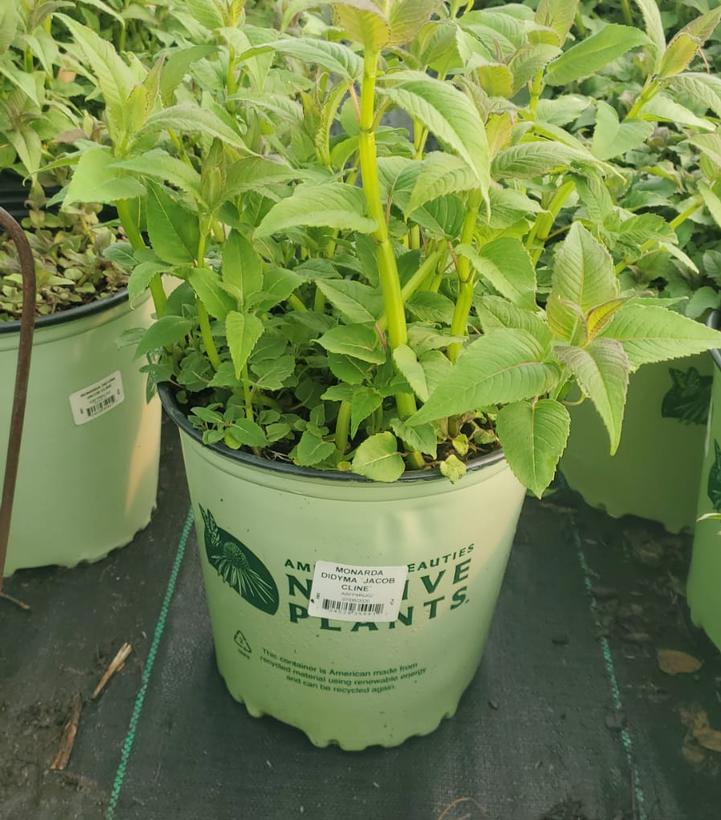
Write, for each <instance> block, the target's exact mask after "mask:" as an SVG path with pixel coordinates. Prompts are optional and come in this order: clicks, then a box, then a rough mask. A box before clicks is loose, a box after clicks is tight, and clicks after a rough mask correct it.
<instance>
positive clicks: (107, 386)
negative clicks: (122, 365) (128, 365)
mask: <svg viewBox="0 0 721 820" xmlns="http://www.w3.org/2000/svg"><path fill="white" fill-rule="evenodd" d="M69 398H70V409H71V410H72V411H73V421H74V422H75V424H78V425H80V424H87V423H88V422H89V421H93V420H94V419H96V418H98V417H99V416H102V415H103V414H104V413H107V412H108V411H109V410H112V409H113V407H117V405H119V404H122V403H123V401H124V399H125V393H124V392H123V377H122V375H121V373H120V371H119V370H116V371H115V373H111V374H110V375H109V376H106V377H105V378H104V379H100V381H99V382H95V384H90V385H88V386H87V387H83V389H82V390H78V391H77V392H75V393H71V394H70V396H69Z"/></svg>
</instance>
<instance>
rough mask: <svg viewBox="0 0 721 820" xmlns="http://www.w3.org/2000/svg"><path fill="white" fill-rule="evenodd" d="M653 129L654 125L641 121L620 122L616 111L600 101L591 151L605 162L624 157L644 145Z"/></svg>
mask: <svg viewBox="0 0 721 820" xmlns="http://www.w3.org/2000/svg"><path fill="white" fill-rule="evenodd" d="M653 128H654V127H653V124H652V123H650V122H642V121H640V120H629V122H623V123H622V122H620V120H619V118H618V114H617V113H616V110H615V109H614V108H611V106H610V105H608V103H605V102H603V100H599V102H598V104H597V111H596V128H595V129H594V132H593V144H592V146H591V150H592V151H593V154H594V156H596V157H598V158H599V159H603V160H606V159H612V158H613V157H618V156H623V154H625V153H626V152H627V151H632V150H633V149H634V148H638V147H639V146H640V145H643V143H644V142H645V141H646V140H647V139H648V138H649V137H650V136H651V134H652V133H653Z"/></svg>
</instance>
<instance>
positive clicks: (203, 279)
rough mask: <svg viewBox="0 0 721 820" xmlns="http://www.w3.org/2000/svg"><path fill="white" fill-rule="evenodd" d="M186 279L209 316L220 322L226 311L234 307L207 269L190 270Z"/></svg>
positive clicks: (214, 275) (231, 300)
mask: <svg viewBox="0 0 721 820" xmlns="http://www.w3.org/2000/svg"><path fill="white" fill-rule="evenodd" d="M187 278H188V282H190V286H191V287H192V288H193V290H194V291H195V292H196V293H197V295H198V299H200V301H201V302H202V303H203V304H204V305H205V307H206V309H207V311H208V313H209V314H210V315H211V316H214V317H215V318H216V319H220V320H221V321H222V320H223V319H225V317H226V316H227V315H228V311H230V310H232V309H233V308H234V307H235V304H234V302H233V299H232V298H231V297H230V296H229V295H228V294H227V293H226V292H225V291H224V290H223V288H222V287H221V284H220V280H219V278H218V275H217V274H216V273H215V272H214V271H212V270H210V269H209V268H190V269H189V270H188V277H187Z"/></svg>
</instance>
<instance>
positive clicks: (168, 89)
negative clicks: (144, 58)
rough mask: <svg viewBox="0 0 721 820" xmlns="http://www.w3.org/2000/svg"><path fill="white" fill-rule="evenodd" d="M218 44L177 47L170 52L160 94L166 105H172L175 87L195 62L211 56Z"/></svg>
mask: <svg viewBox="0 0 721 820" xmlns="http://www.w3.org/2000/svg"><path fill="white" fill-rule="evenodd" d="M217 50H218V49H217V46H213V45H195V46H188V47H186V48H177V49H174V50H173V51H171V52H170V53H169V54H168V57H167V58H166V60H165V62H164V63H163V67H162V69H161V72H160V95H161V97H162V99H163V103H164V104H165V105H170V104H171V102H172V99H173V93H174V91H175V89H176V88H177V87H178V86H179V85H180V84H181V83H182V81H183V78H184V77H185V75H186V74H187V73H188V69H189V68H190V66H191V65H193V63H195V62H197V61H198V60H202V59H203V58H204V57H209V56H210V55H211V54H212V53H213V52H215V51H217Z"/></svg>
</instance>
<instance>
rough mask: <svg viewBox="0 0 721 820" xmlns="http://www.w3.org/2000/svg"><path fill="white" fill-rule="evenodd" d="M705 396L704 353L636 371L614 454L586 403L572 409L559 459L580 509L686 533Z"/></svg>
mask: <svg viewBox="0 0 721 820" xmlns="http://www.w3.org/2000/svg"><path fill="white" fill-rule="evenodd" d="M710 398H711V362H710V360H709V358H708V356H706V355H698V356H690V357H688V358H686V359H678V360H676V361H673V362H670V363H667V362H662V363H660V364H649V365H646V366H645V367H642V368H641V369H640V370H638V371H637V372H636V373H634V374H633V375H632V376H631V380H630V382H629V387H628V398H627V403H626V412H625V416H624V427H623V434H622V436H621V444H620V446H619V448H618V451H617V452H616V454H615V455H614V456H610V455H609V453H608V446H607V443H606V440H605V437H604V430H603V423H602V421H601V419H600V417H599V416H598V413H597V412H596V410H595V408H594V407H593V405H592V404H591V402H584V403H583V404H582V405H580V406H579V407H576V408H573V409H572V411H571V418H572V419H573V423H572V424H571V434H570V437H569V440H568V447H567V448H566V452H565V453H564V455H563V458H562V460H561V471H562V472H563V475H564V476H565V478H566V481H567V482H568V484H569V486H570V487H571V488H572V489H574V490H576V491H577V492H579V493H580V494H581V495H582V496H583V498H584V500H585V501H586V503H588V504H590V505H591V506H592V507H598V508H601V509H604V510H606V512H608V513H609V514H610V515H612V516H614V517H620V516H623V515H638V516H640V517H641V518H648V519H650V520H652V521H659V522H660V523H661V524H663V526H664V527H665V528H666V529H667V530H668V531H669V532H680V531H681V530H684V529H693V527H694V521H695V519H696V495H697V494H696V487H697V481H698V476H699V473H700V471H701V464H702V462H703V442H704V434H705V429H706V428H705V424H706V419H707V416H708V407H709V401H710Z"/></svg>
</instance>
